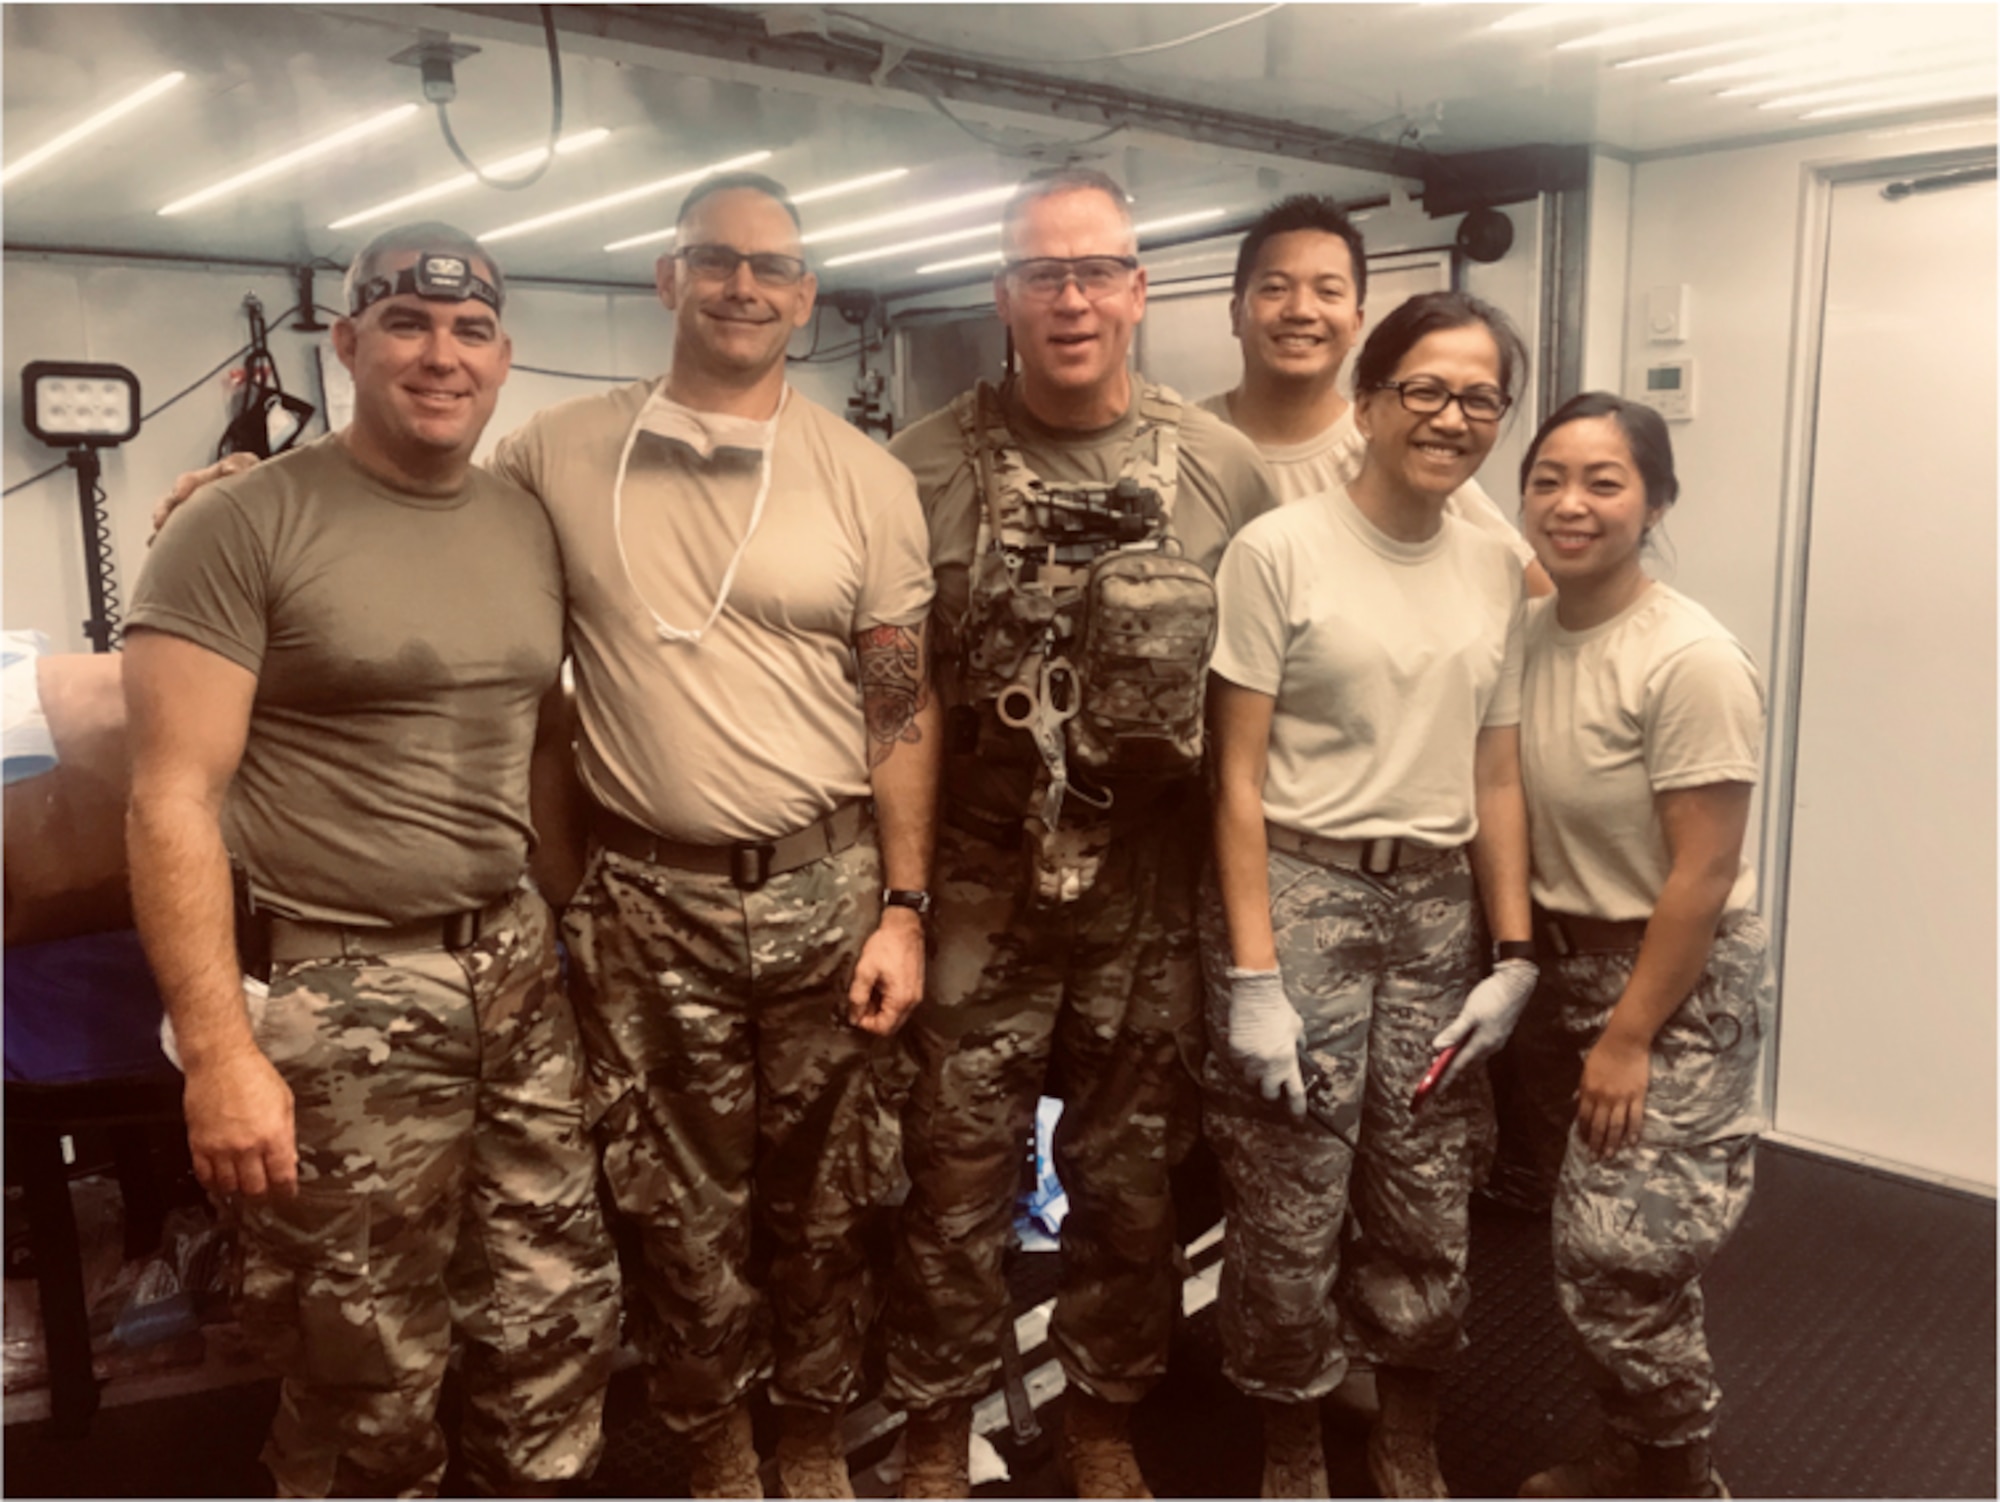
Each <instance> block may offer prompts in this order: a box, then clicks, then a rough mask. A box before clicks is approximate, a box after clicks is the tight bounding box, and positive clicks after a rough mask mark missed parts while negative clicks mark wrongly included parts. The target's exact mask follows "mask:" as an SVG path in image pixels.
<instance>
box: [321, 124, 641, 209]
mask: <svg viewBox="0 0 2000 1502" xmlns="http://www.w3.org/2000/svg"><path fill="white" fill-rule="evenodd" d="M610 134H611V132H610V131H608V130H605V129H602V128H601V127H600V128H599V129H597V130H586V131H583V132H581V133H579V134H577V135H573V136H564V137H563V138H562V139H561V140H560V141H558V142H556V155H557V156H568V155H569V154H570V153H571V152H572V151H582V150H584V149H585V148H586V147H589V146H595V145H597V144H598V143H599V142H601V141H603V140H605V139H606V138H607V137H609V136H610ZM548 154H549V148H548V147H546V146H537V147H536V148H535V149H534V150H533V151H523V152H521V153H520V154H518V155H516V156H510V157H504V158H502V159H501V160H500V161H497V162H488V163H487V164H486V165H485V166H484V167H482V168H480V170H481V171H482V172H484V173H486V174H487V176H489V177H506V176H508V175H509V174H511V173H515V172H525V171H526V170H527V169H528V168H530V167H534V166H538V165H539V164H540V163H541V160H542V158H543V157H545V156H547V155H548ZM478 185H479V179H478V178H477V177H475V176H473V175H472V174H471V173H470V172H461V173H459V175H458V176H457V177H448V178H446V179H445V180H444V181H443V182H440V183H432V184H431V185H430V186H429V187H428V188H419V189H417V191H416V192H414V193H405V194H404V195H403V196H402V197H401V198H392V199H390V200H389V201H388V202H387V203H378V204H376V205H375V206H374V207H373V208H369V209H363V210H361V211H360V212H359V213H358V214H349V215H348V216H347V217H346V218H345V219H336V220H334V221H333V223H331V224H329V225H328V226H327V228H328V229H346V228H348V226H350V225H355V224H366V223H367V222H368V221H369V220H371V219H384V218H387V217H388V216H389V215H391V214H393V213H396V212H397V211H398V210H400V209H407V208H409V207H410V206H411V205H413V204H419V203H430V202H432V201H433V200H436V199H439V198H449V197H451V195H452V194H454V193H463V192H464V191H465V190H466V189H467V188H473V187H477V186H478Z"/></svg>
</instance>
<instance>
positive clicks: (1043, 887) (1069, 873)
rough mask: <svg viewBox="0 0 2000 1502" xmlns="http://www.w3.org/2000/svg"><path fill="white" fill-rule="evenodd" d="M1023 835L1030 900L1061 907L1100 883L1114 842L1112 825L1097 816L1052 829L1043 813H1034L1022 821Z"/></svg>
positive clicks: (1048, 905)
mask: <svg viewBox="0 0 2000 1502" xmlns="http://www.w3.org/2000/svg"><path fill="white" fill-rule="evenodd" d="M1021 837H1022V843H1023V845H1024V846H1025V847H1026V853H1027V858H1028V899H1029V902H1030V903H1031V905H1033V906H1035V907H1061V906H1064V905H1065V904H1068V903H1071V902H1075V901H1076V900H1077V899H1078V898H1079V897H1081V896H1083V894H1084V893H1086V892H1088V891H1089V890H1090V889H1091V888H1092V887H1093V886H1095V885H1096V884H1097V878H1098V874H1099V873H1100V872H1101V871H1103V869H1104V853H1105V851H1106V850H1107V849H1108V848H1109V847H1110V844H1111V826H1110V824H1109V823H1108V822H1106V821H1105V820H1102V819H1093V820H1091V821H1089V822H1087V823H1082V824H1076V823H1066V824H1064V825H1062V826H1061V827H1060V828H1057V829H1051V828H1049V826H1048V825H1047V824H1045V823H1043V822H1042V819H1041V816H1040V815H1038V814H1030V815H1028V817H1027V818H1025V819H1023V820H1022V821H1021Z"/></svg>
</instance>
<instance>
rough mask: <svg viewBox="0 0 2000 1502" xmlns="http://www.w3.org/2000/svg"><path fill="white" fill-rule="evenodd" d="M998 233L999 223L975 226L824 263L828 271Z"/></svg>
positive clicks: (855, 253)
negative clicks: (837, 267)
mask: <svg viewBox="0 0 2000 1502" xmlns="http://www.w3.org/2000/svg"><path fill="white" fill-rule="evenodd" d="M999 233H1000V221H999V220H998V219H996V220H994V221H993V222H992V223H991V224H975V225H974V226H973V227H972V228H971V229H955V230H952V231H951V232H950V233H948V234H943V235H925V236H924V237H923V238H922V239H921V240H903V241H899V242H898V243H897V244H894V245H881V246H877V247H876V248H875V249H874V250H857V251H854V252H853V253H851V254H849V255H844V256H835V257H834V258H833V259H832V260H830V261H828V262H827V263H826V269H827V270H828V271H831V270H833V268H834V267H836V266H858V265H860V264H861V263H862V262H863V261H880V260H884V259H886V258H887V257H889V256H899V255H902V254H904V253H905V252H906V251H912V250H929V249H931V248H932V247H933V246H937V245H956V244H957V243H958V242H959V241H961V240H976V239H978V238H979V237H980V236H981V235H997V234H999Z"/></svg>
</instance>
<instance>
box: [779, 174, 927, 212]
mask: <svg viewBox="0 0 2000 1502" xmlns="http://www.w3.org/2000/svg"><path fill="white" fill-rule="evenodd" d="M909 175H910V169H909V168H908V167H891V168H889V169H888V170H887V171H886V172H871V173H869V174H868V175H867V176H866V177H851V178H849V179H848V180H847V181H846V182H844V183H829V184H828V185H827V186H826V187H824V188H808V189H806V191H805V192H803V193H794V194H793V195H792V207H793V208H797V207H799V206H800V205H801V204H808V203H818V202H819V201H820V200H821V199H824V198H838V197H840V196H841V195H842V194H843V193H859V192H860V191H861V190H862V189H863V188H874V187H879V186H880V185H881V184H883V183H892V182H894V181H896V179H897V178H899V177H908V176H909Z"/></svg>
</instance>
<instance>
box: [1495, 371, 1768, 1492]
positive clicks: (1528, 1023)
mask: <svg viewBox="0 0 2000 1502" xmlns="http://www.w3.org/2000/svg"><path fill="white" fill-rule="evenodd" d="M1521 488H1522V491H1523V495H1524V500H1523V517H1522V521H1523V527H1524V530H1525V531H1526V533H1527V536H1528V540H1529V542H1531V543H1532V544H1533V545H1534V548H1535V552H1536V553H1537V554H1538V555H1539V556H1540V557H1541V560H1542V565H1543V567H1545V568H1546V569H1547V570H1548V571H1549V576H1550V577H1551V578H1552V579H1554V580H1555V585H1556V594H1555V597H1554V599H1552V600H1538V601H1536V602H1535V604H1534V605H1533V606H1532V607H1531V608H1530V611H1529V615H1528V622H1527V627H1526V648H1527V659H1526V669H1525V673H1524V677H1523V683H1522V703H1521V759H1522V767H1523V774H1524V780H1525V783H1526V788H1527V794H1528V818H1529V826H1528V827H1529V836H1530V845H1531V848H1532V851H1533V865H1534V874H1533V881H1532V889H1533V895H1534V899H1535V907H1536V912H1535V930H1536V934H1537V937H1538V938H1539V940H1540V944H1541V951H1542V959H1543V963H1544V965H1545V967H1546V968H1545V969H1544V971H1543V975H1542V983H1541V987H1540V990H1539V991H1538V992H1537V994H1536V997H1535V1000H1534V1002H1533V1004H1532V1005H1531V1006H1530V1007H1529V1009H1528V1015H1527V1018H1526V1019H1525V1020H1524V1022H1523V1024H1522V1036H1521V1040H1520V1042H1521V1045H1522V1058H1523V1064H1524V1078H1525V1079H1526V1080H1527V1082H1528V1083H1529V1084H1530V1085H1531V1087H1533V1094H1534V1096H1535V1098H1536V1100H1537V1102H1538V1104H1539V1107H1540V1109H1541V1111H1542V1112H1543V1113H1544V1114H1546V1115H1547V1116H1548V1117H1549V1118H1550V1119H1552V1120H1553V1121H1556V1122H1560V1123H1562V1124H1563V1125H1564V1126H1565V1127H1566V1128H1567V1129H1568V1130H1567V1136H1568V1149H1567V1152H1566V1154H1565V1156H1564V1158H1563V1163H1562V1173H1561V1176H1560V1178H1559V1179H1558V1181H1557V1189H1556V1201H1555V1210H1554V1223H1553V1236H1554V1243H1555V1270H1556V1292H1557V1294H1558V1296H1559V1299H1560V1302H1561V1304H1562V1308H1563V1313H1564V1314H1565V1315H1567V1316H1568V1318H1569V1322H1570V1324H1571V1326H1572V1328H1573V1329H1574V1330H1575V1332H1576V1334H1577V1337H1578V1341H1579V1343H1580V1345H1581V1346H1582V1348H1583V1351H1584V1355H1585V1358H1586V1362H1587V1365H1588V1368H1589V1371H1590V1375H1591V1380H1592V1386H1593V1387H1594V1388H1595V1389H1596V1391H1597V1393H1598V1397H1599V1400H1600V1402H1601V1404H1602V1406H1603V1409H1604V1417H1605V1420H1606V1428H1607V1433H1606V1434H1605V1436H1604V1437H1603V1439H1602V1440H1601V1441H1600V1442H1599V1443H1598V1444H1597V1445H1596V1446H1595V1447H1594V1448H1593V1449H1592V1450H1591V1451H1590V1452H1589V1453H1587V1454H1585V1455H1583V1456H1582V1457H1580V1458H1579V1459H1577V1460H1574V1461H1571V1462H1568V1463H1566V1464H1563V1465H1559V1466H1556V1467H1554V1468H1552V1469H1550V1470H1547V1471H1543V1472H1542V1473H1540V1474H1539V1475H1537V1476H1535V1477H1533V1478H1532V1479H1531V1480H1530V1481H1529V1482H1528V1483H1527V1485H1526V1486H1525V1487H1523V1488H1522V1493H1521V1494H1522V1495H1523V1496H1533V1497H1714V1496H1726V1495H1728V1493H1726V1492H1725V1491H1723V1490H1722V1483H1721V1481H1720V1479H1719V1478H1718V1477H1717V1476H1716V1475H1715V1472H1714V1470H1713V1468H1712V1467H1711V1464H1710V1460H1709V1443H1708V1442H1709V1435H1710V1433H1711V1432H1712V1430H1713V1428H1714V1424H1715V1413H1716V1407H1717V1403H1718V1400H1719V1396H1720V1394H1719V1390H1718V1389H1717V1387H1716V1383H1715V1372H1714V1367H1713V1364H1712V1363H1711V1362H1710V1360H1709V1355H1708V1342H1707V1340H1706V1338H1705V1336H1704V1334H1703V1330H1702V1296H1701V1283H1700V1277H1701V1273H1702V1270H1703V1269H1704V1268H1706V1267H1707V1265H1708V1263H1709V1262H1710V1260H1711V1259H1712V1258H1713V1257H1714V1255H1715V1253H1716V1251H1717V1250H1718V1249H1719V1248H1720V1247H1721V1245H1722V1243H1723V1241H1724V1240H1725V1239H1726V1238H1727V1237H1728V1235H1729V1233H1730V1232H1731V1231H1732V1230H1733V1229H1734V1228H1735V1226H1736V1223H1737V1221H1738V1220H1739V1219H1741V1217H1742V1214H1743V1208H1744V1205H1745V1203H1746V1201H1747V1200H1748V1199H1749V1196H1750V1178H1751V1155H1752V1150H1753V1147H1754V1144H1755V1141H1756V1132H1757V1130H1758V1127H1759V1125H1760V1121H1759V1118H1758V1116H1757V1079H1758V1056H1759V1052H1760V1050H1761V1047H1762V1042H1763V1033H1764V1027H1763V1019H1764V1015H1765V1012H1766V1010H1767V1008H1768V1005H1769V980H1768V972H1767V970H1766V965H1765V949H1766V937H1765V932H1764V926H1763V923H1762V921H1761V920H1760V919H1759V918H1758V917H1757V915H1756V914H1755V913H1754V912H1752V911H1751V903H1752V901H1753V900H1754V898H1755V895H1756V888H1755V879H1754V877H1753V876H1752V874H1751V869H1750V865H1749V863H1748V862H1747V861H1746V860H1745V859H1744V856H1743V838H1744V834H1745V831H1746V829H1747V827H1748V824H1749V817H1750V794H1751V789H1752V787H1753V785H1754V784H1755V782H1756V780H1757V766H1758V752H1759V748H1760V747H1761V746H1762V744H1763V740H1764V705H1763V689H1762V686H1761V684H1760V683H1759V681H1758V677H1757V670H1756V668H1755V667H1754V666H1753V665H1752V664H1751V661H1750V658H1749V656H1748V654H1747V653H1745V652H1744V650H1743V648H1742V647H1741V646H1740V645H1739V644H1738V643H1737V641H1736V639H1735V638H1734V637H1732V636H1731V635H1730V634H1729V632H1728V631H1727V630H1726V629H1724V627H1723V626H1722V625H1721V623H1720V622H1718V621H1717V620H1716V619H1715V617H1714V616H1712V615H1710V614H1709V613H1708V612H1707V611H1706V610H1704V609H1702V608H1701V606H1699V605H1697V604H1695V603H1694V602H1693V601H1692V600H1690V599H1688V598H1687V597H1686V596H1685V595H1682V594H1680V593H1679V592H1678V591H1676V590H1673V589H1669V588H1668V587H1667V586H1666V585H1664V584H1660V583H1657V582H1655V581H1654V580H1653V579H1652V578H1651V577H1649V576H1648V574H1647V573H1646V570H1645V568H1644V567H1643V566H1642V561H1641V560H1642V558H1643V556H1644V551H1645V547H1646V541H1647V538H1648V537H1649V536H1650V535H1651V533H1652V531H1653V529H1654V528H1655V527H1656V526H1658V525H1659V522H1660V518H1661V517H1662V516H1663V515H1665V513H1666V510H1667V507H1669V506H1670V505H1672V504H1673V502H1674V499H1675V496H1676V495H1677V494H1678V492H1679V485H1678V483H1677V481H1676V480H1675V478H1674V456H1673V449H1672V446H1671V445H1670V444H1669V442H1668V439H1667V427H1666V423H1665V422H1663V421H1662V420H1661V418H1660V416H1659V414H1658V413H1656V412H1653V411H1652V410H1651V409H1649V408H1646V407H1641V406H1638V405H1635V404H1633V403H1631V402H1627V401H1624V400H1622V399H1621V398H1619V397H1616V396H1611V395H1608V394H1606V393H1604V392H1586V393H1585V394H1583V395H1582V396H1579V397H1576V398H1574V399H1573V400H1571V401H1569V402H1568V403H1566V404H1565V405H1563V406H1562V407H1561V408H1559V409H1558V410H1557V411H1556V412H1555V414H1554V415H1553V416H1551V417H1550V418H1549V420H1548V421H1547V422H1546V423H1544V424H1543V425H1542V429H1541V431H1540V432H1539V433H1537V434H1536V435H1535V441H1534V443H1533V444H1532V445H1531V446H1530V448H1529V450H1528V456H1527V460H1526V462H1525V463H1524V464H1523V465H1522V468H1521Z"/></svg>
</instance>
